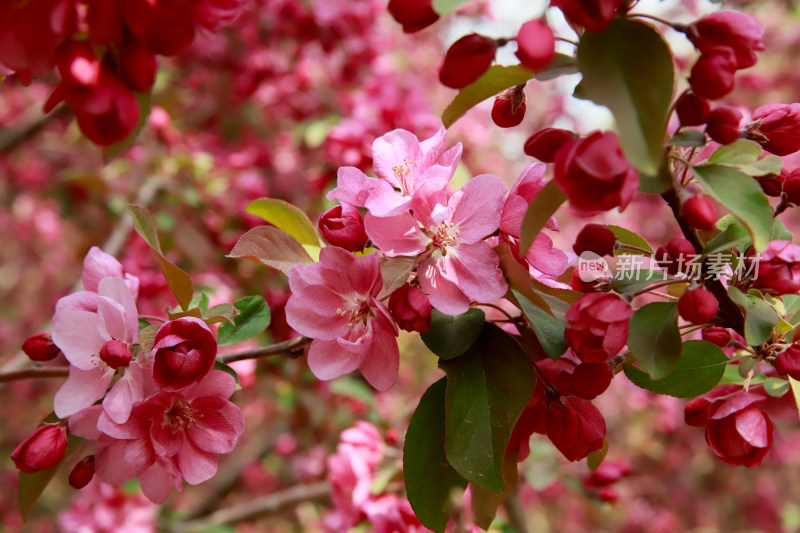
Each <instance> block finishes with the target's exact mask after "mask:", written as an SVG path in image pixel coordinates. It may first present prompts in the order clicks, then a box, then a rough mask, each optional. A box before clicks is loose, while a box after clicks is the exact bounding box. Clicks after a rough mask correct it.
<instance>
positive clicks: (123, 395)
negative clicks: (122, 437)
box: [103, 372, 143, 424]
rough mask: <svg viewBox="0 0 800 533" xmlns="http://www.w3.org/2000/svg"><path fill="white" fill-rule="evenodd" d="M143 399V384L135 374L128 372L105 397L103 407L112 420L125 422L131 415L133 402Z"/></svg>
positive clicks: (119, 422)
mask: <svg viewBox="0 0 800 533" xmlns="http://www.w3.org/2000/svg"><path fill="white" fill-rule="evenodd" d="M142 399H143V392H142V387H141V384H140V383H137V382H136V380H134V379H133V374H131V373H130V372H126V373H125V375H124V376H122V377H121V378H120V379H119V380H118V381H117V382H116V383H114V386H113V387H111V390H110V391H108V394H106V397H105V398H103V409H104V410H105V412H106V414H107V415H108V417H109V418H110V419H111V420H113V421H114V422H116V423H117V424H124V423H125V421H126V420H128V417H129V416H130V415H131V409H132V408H133V404H134V403H136V402H138V401H139V400H142Z"/></svg>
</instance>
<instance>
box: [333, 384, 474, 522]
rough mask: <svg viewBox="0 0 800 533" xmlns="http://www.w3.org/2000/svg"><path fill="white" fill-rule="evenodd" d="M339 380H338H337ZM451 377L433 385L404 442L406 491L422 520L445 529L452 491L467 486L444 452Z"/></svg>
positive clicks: (459, 490) (415, 512)
mask: <svg viewBox="0 0 800 533" xmlns="http://www.w3.org/2000/svg"><path fill="white" fill-rule="evenodd" d="M334 383H335V382H334ZM446 390H447V378H442V379H440V380H439V381H437V382H436V383H434V384H433V385H431V386H430V387H429V388H428V390H427V391H425V394H423V395H422V398H421V399H420V401H419V405H417V409H416V410H415V411H414V414H413V416H412V417H411V421H410V422H409V424H408V433H406V441H405V444H404V446H403V472H404V473H405V484H406V494H407V495H408V501H409V503H410V504H411V508H412V509H414V514H415V515H417V518H418V519H419V521H420V522H422V524H423V525H424V526H425V527H427V528H428V529H431V530H432V531H435V532H436V533H442V532H444V530H445V527H446V526H447V521H448V519H449V518H450V514H451V513H452V511H453V505H452V502H451V495H452V494H453V492H456V491H457V492H458V493H459V495H460V494H462V493H463V492H464V490H465V489H466V488H467V480H466V479H464V478H463V477H461V476H460V475H459V474H458V472H456V471H455V470H454V469H453V467H452V466H450V464H449V463H448V462H447V458H446V457H445V454H444V438H445V436H444V430H443V429H444V426H445V392H446Z"/></svg>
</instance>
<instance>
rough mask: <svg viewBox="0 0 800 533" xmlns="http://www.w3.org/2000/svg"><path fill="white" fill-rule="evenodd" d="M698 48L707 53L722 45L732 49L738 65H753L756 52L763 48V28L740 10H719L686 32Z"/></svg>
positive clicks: (692, 25) (698, 21)
mask: <svg viewBox="0 0 800 533" xmlns="http://www.w3.org/2000/svg"><path fill="white" fill-rule="evenodd" d="M686 35H687V37H689V40H690V41H692V44H694V45H695V47H697V49H698V50H700V51H701V52H703V53H705V52H708V51H709V50H713V49H715V48H717V47H720V46H725V47H728V48H730V49H731V51H732V52H733V54H734V57H735V59H736V66H737V68H740V69H742V68H748V67H752V66H753V65H755V64H756V61H758V58H757V57H756V52H762V51H763V50H764V43H763V41H762V40H761V39H762V37H763V35H764V28H763V27H762V26H761V23H759V22H758V21H757V20H756V19H754V18H753V17H751V16H750V15H745V14H744V13H740V12H738V11H717V12H716V13H711V14H710V15H706V16H705V17H703V18H701V19H700V20H697V21H695V22H693V23H692V24H690V25H689V29H688V31H687V32H686Z"/></svg>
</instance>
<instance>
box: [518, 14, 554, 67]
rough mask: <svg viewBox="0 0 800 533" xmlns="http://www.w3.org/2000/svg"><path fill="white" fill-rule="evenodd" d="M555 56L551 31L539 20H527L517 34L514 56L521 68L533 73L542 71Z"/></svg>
mask: <svg viewBox="0 0 800 533" xmlns="http://www.w3.org/2000/svg"><path fill="white" fill-rule="evenodd" d="M555 55H556V40H555V37H554V36H553V30H552V29H551V28H550V26H548V25H547V23H546V22H545V21H543V20H541V19H534V20H529V21H528V22H526V23H525V24H523V25H522V28H520V30H519V34H517V52H516V56H517V59H519V62H520V63H522V66H523V67H525V68H529V69H531V70H533V71H538V70H542V69H544V68H545V67H547V65H549V64H550V62H551V61H552V60H553V57H555Z"/></svg>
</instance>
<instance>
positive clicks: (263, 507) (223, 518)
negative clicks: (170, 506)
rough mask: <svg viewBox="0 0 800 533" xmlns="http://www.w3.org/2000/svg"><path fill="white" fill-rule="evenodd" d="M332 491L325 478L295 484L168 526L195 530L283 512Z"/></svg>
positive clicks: (177, 531)
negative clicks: (201, 517) (195, 518)
mask: <svg viewBox="0 0 800 533" xmlns="http://www.w3.org/2000/svg"><path fill="white" fill-rule="evenodd" d="M330 493H331V486H330V485H329V484H328V483H326V482H324V481H323V482H319V483H313V484H310V485H296V486H294V487H290V488H288V489H286V490H282V491H278V492H274V493H272V494H267V495H265V496H261V497H259V498H253V499H251V500H250V501H246V502H244V503H240V504H239V505H234V506H232V507H228V508H226V509H220V510H219V511H216V512H214V513H211V514H210V515H208V516H207V517H205V518H203V519H200V520H191V521H188V522H179V523H177V524H174V525H172V526H171V527H170V528H169V530H170V531H171V532H173V533H192V532H194V531H198V532H199V531H205V530H207V529H208V528H210V527H213V526H221V525H225V524H236V523H239V522H245V521H247V520H252V519H254V518H256V517H258V516H260V515H264V514H274V513H277V512H280V511H282V510H284V509H286V508H287V507H291V506H293V505H296V504H298V503H302V502H313V501H324V500H326V499H328V497H329V496H330Z"/></svg>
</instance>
